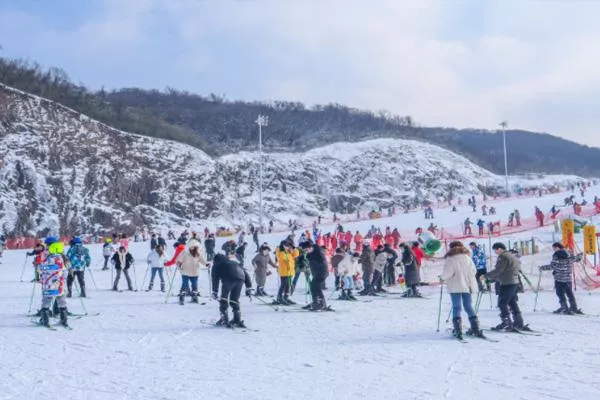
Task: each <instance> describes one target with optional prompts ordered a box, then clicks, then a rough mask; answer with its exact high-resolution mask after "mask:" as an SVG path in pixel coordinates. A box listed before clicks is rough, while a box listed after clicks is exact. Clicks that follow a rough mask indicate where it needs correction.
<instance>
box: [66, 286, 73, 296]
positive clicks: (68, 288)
mask: <svg viewBox="0 0 600 400" xmlns="http://www.w3.org/2000/svg"><path fill="white" fill-rule="evenodd" d="M67 297H68V298H71V297H73V291H72V290H71V288H70V287H67Z"/></svg>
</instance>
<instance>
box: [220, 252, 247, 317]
mask: <svg viewBox="0 0 600 400" xmlns="http://www.w3.org/2000/svg"><path fill="white" fill-rule="evenodd" d="M244 284H245V285H246V296H248V297H250V296H252V294H253V291H252V282H251V280H250V275H248V273H247V272H246V270H245V269H244V268H242V266H241V265H240V263H238V262H237V259H236V257H235V248H233V249H228V250H227V252H226V253H225V255H223V254H217V255H215V258H214V262H213V268H212V296H213V299H215V300H218V301H219V313H220V314H221V318H220V319H219V320H218V321H217V323H216V325H217V326H223V327H227V328H236V327H237V328H245V327H246V325H245V324H244V321H242V311H241V308H240V294H241V293H242V286H243V285H244ZM219 286H221V296H220V297H219V296H218V293H219ZM230 306H231V310H232V311H233V320H231V321H230V320H229V314H228V309H229V307H230Z"/></svg>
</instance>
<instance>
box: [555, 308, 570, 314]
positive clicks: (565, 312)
mask: <svg viewBox="0 0 600 400" xmlns="http://www.w3.org/2000/svg"><path fill="white" fill-rule="evenodd" d="M552 312H553V313H554V314H567V313H568V312H569V309H568V308H567V307H566V306H560V307H558V308H557V309H556V310H554V311H552Z"/></svg>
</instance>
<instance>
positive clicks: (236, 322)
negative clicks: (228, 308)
mask: <svg viewBox="0 0 600 400" xmlns="http://www.w3.org/2000/svg"><path fill="white" fill-rule="evenodd" d="M230 325H231V326H232V327H234V328H246V325H244V321H242V312H241V311H239V310H237V311H233V320H231V322H230Z"/></svg>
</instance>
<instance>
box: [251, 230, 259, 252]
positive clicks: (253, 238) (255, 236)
mask: <svg viewBox="0 0 600 400" xmlns="http://www.w3.org/2000/svg"><path fill="white" fill-rule="evenodd" d="M252 240H253V241H254V244H255V245H256V252H257V253H258V252H259V251H260V245H259V244H258V229H255V230H254V232H253V233H252Z"/></svg>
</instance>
